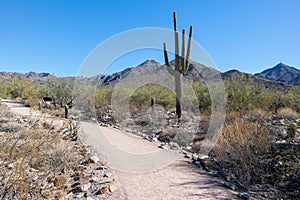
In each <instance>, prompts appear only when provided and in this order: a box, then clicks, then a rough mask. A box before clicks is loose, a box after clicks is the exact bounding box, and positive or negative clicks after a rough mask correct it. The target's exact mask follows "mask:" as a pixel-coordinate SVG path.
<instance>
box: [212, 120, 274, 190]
mask: <svg viewBox="0 0 300 200" xmlns="http://www.w3.org/2000/svg"><path fill="white" fill-rule="evenodd" d="M269 141H270V139H269V133H268V131H267V130H266V129H265V128H264V127H262V126H261V125H260V124H259V123H256V122H249V121H247V120H245V119H241V118H236V119H235V120H232V119H231V120H230V122H227V124H225V127H224V129H223V131H222V133H221V134H220V137H219V141H218V143H217V144H216V146H215V148H214V150H213V154H214V156H215V158H216V160H217V162H218V163H219V165H220V166H221V168H222V169H223V170H224V171H225V172H226V173H227V174H230V176H231V178H236V179H237V181H239V182H240V183H242V184H243V186H244V187H245V188H247V186H248V185H251V184H256V183H260V182H262V181H263V179H264V174H266V173H265V170H266V166H265V163H264V162H262V161H263V160H262V159H263V157H264V156H265V155H267V152H268V151H269V149H270V143H269Z"/></svg>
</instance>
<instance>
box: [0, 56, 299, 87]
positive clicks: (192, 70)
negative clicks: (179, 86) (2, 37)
mask: <svg viewBox="0 0 300 200" xmlns="http://www.w3.org/2000/svg"><path fill="white" fill-rule="evenodd" d="M170 63H171V66H173V67H174V61H171V62H170ZM164 67H165V65H163V64H160V63H159V62H157V61H155V60H145V61H144V62H142V63H141V64H139V65H137V66H136V67H128V68H126V69H125V70H122V71H120V72H115V73H113V74H99V75H95V76H93V77H89V78H87V77H76V76H74V77H60V78H72V79H75V78H78V79H79V80H80V81H86V82H89V83H91V84H93V85H102V86H108V85H111V84H115V83H117V82H118V81H120V80H122V79H126V78H133V77H139V76H141V75H145V74H147V73H151V72H155V71H157V70H161V69H163V68H164ZM197 69H201V72H200V73H199V72H198V70H197ZM211 70H214V71H216V72H218V71H217V70H215V69H212V68H208V67H205V66H204V65H202V64H199V63H196V62H191V63H190V66H189V70H188V71H187V73H186V74H185V75H184V77H185V78H187V79H190V80H194V81H198V80H202V81H203V80H204V79H203V77H209V74H210V72H212V71H211ZM219 73H220V75H221V77H222V79H223V80H231V79H237V78H241V77H243V78H246V79H247V80H248V81H250V82H252V83H255V84H256V85H260V86H263V87H264V88H267V89H271V90H281V91H287V90H289V89H290V88H291V86H293V85H300V70H298V69H296V68H294V67H290V66H288V65H285V64H283V63H279V64H277V65H276V66H274V67H273V68H269V69H266V70H264V71H262V72H261V73H256V74H254V75H252V74H248V73H244V72H240V71H239V70H236V69H233V70H229V71H226V72H223V73H221V72H219ZM14 77H25V78H28V79H30V80H32V81H33V82H34V83H36V82H38V83H40V82H42V81H45V80H47V79H49V78H51V77H55V76H54V75H51V74H49V73H44V72H42V73H36V72H28V73H25V74H24V73H18V72H0V79H4V80H9V79H12V78H14Z"/></svg>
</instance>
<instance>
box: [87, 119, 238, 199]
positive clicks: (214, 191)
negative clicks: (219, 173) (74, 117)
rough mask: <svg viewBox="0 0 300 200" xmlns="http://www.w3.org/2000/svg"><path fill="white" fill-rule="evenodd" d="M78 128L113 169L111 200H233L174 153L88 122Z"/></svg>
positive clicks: (232, 197)
mask: <svg viewBox="0 0 300 200" xmlns="http://www.w3.org/2000/svg"><path fill="white" fill-rule="evenodd" d="M81 125H82V128H83V131H84V132H85V134H86V142H87V143H88V144H91V145H92V146H93V147H95V148H96V149H97V150H98V151H99V152H101V153H102V154H103V155H102V156H105V157H106V159H107V160H108V161H109V165H110V167H111V168H112V169H114V174H115V175H116V177H117V182H118V185H117V186H118V190H117V191H116V192H115V193H113V194H112V196H111V199H130V200H135V199H137V200H144V199H145V200H146V199H149V200H150V199H151V200H153V199H163V200H165V199H166V200H167V199H170V200H171V199H174V200H175V199H189V200H190V199H235V194H234V193H233V192H232V191H229V190H226V189H225V188H223V187H222V186H220V183H219V182H218V181H217V180H214V179H212V178H211V177H209V176H207V175H206V174H205V173H204V172H203V171H202V170H201V169H199V168H196V167H195V166H194V165H192V164H191V163H190V161H189V160H187V159H184V158H182V156H180V154H179V153H178V152H176V151H173V150H169V151H166V150H162V149H159V148H158V147H157V146H158V143H151V142H149V141H146V140H144V139H142V138H140V137H137V136H134V135H131V134H128V133H123V132H121V131H119V130H116V129H113V128H111V127H100V126H98V125H97V124H95V123H88V122H83V123H82V124H81ZM107 146H109V147H107ZM149 157H150V159H149ZM163 161H165V162H163ZM147 166H150V167H147Z"/></svg>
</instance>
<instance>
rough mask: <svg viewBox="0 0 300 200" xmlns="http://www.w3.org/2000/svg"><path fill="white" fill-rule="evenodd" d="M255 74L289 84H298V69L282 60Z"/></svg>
mask: <svg viewBox="0 0 300 200" xmlns="http://www.w3.org/2000/svg"><path fill="white" fill-rule="evenodd" d="M255 76H258V77H261V78H265V79H269V80H273V81H278V82H282V83H287V84H290V85H300V70H299V69H296V68H295V67H291V66H289V65H286V64H284V63H282V62H280V63H278V64H277V65H275V66H274V67H272V68H269V69H266V70H264V71H262V72H261V73H258V74H255Z"/></svg>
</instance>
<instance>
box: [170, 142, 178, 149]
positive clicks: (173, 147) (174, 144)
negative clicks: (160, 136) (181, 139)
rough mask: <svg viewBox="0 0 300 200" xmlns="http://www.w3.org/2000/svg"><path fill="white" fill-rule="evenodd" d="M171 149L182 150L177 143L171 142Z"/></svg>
mask: <svg viewBox="0 0 300 200" xmlns="http://www.w3.org/2000/svg"><path fill="white" fill-rule="evenodd" d="M170 146H171V149H173V150H177V149H180V146H179V145H178V144H177V143H175V142H170Z"/></svg>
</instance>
